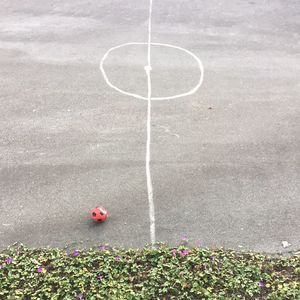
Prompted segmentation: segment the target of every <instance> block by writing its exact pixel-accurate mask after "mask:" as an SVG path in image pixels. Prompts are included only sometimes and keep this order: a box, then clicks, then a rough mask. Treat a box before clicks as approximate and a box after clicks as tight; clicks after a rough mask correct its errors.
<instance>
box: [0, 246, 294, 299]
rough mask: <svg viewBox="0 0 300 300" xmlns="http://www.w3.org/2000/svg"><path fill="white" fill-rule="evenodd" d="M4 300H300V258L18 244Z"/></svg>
mask: <svg viewBox="0 0 300 300" xmlns="http://www.w3.org/2000/svg"><path fill="white" fill-rule="evenodd" d="M0 299H25V300H26V299H47V300H48V299H53V300H54V299H64V300H68V299H81V300H83V299H88V300H93V299H112V300H114V299H125V300H126V299H135V300H136V299H143V300H144V299H165V300H167V299H197V300H198V299H289V300H290V299H300V256H298V255H297V254H294V255H291V256H279V255H278V256H269V255H263V254H256V253H250V252H249V253H247V252H235V251H231V250H224V249H207V248H201V247H196V248H188V247H186V246H184V245H182V246H179V247H178V248H169V247H167V246H166V245H160V246H159V247H157V248H156V249H152V248H150V247H149V248H144V249H138V250H133V249H114V248H110V247H109V246H100V247H99V248H94V249H89V250H73V251H66V250H62V249H50V248H47V249H34V248H27V247H25V246H22V245H18V246H13V247H10V248H8V249H6V250H3V251H2V252H0Z"/></svg>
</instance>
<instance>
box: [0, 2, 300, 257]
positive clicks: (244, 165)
mask: <svg viewBox="0 0 300 300" xmlns="http://www.w3.org/2000/svg"><path fill="white" fill-rule="evenodd" d="M299 14H300V2H299V1H298V0H290V1H284V0H272V1H259V0H251V1H238V0H232V1H225V0H212V1H199V0H182V1H178V0H165V1H156V0H154V1H153V19H152V21H153V27H152V39H153V42H159V43H168V44H173V45H176V46H180V47H183V48H186V49H188V50H191V51H193V53H195V54H196V55H197V56H198V57H199V58H200V59H201V60H202V62H203V64H204V66H205V77H204V83H203V86H202V87H201V89H200V90H199V91H198V92H197V93H196V94H194V95H192V96H189V97H186V98H182V99H178V100H170V101H161V102H159V101H156V102H153V107H152V108H153V110H152V144H151V151H152V154H151V158H152V161H151V168H152V176H153V188H154V201H155V210H156V237H157V240H158V241H164V242H168V243H169V244H171V245H177V244H178V243H179V242H180V237H181V236H182V235H187V236H188V237H189V239H190V240H191V244H193V243H196V242H197V241H200V242H201V243H202V245H203V246H224V247H228V248H235V249H251V250H257V251H268V252H278V251H282V250H284V249H283V248H282V245H281V241H288V242H289V243H291V244H292V246H291V247H290V248H287V249H285V251H289V250H293V249H294V250H295V249H299V248H300V234H299V231H300V218H299V216H300V191H299V189H300V188H299V187H300V184H299V182H300V152H299V151H300V150H299V149H300V134H299V133H300V102H299V94H300V85H299V78H300V63H299V62H300V56H299V53H300V43H299V35H300V23H299ZM147 21H148V1H146V0H130V1H121V0H115V1H109V0H101V1H95V0H93V1H92V0H86V1H82V0H80V1H79V0H72V1H71V0H67V1H58V0H57V1H50V0H44V1H40V0H28V1H17V0H2V1H1V6H0V99H1V106H0V115H1V119H0V160H1V161H0V163H1V175H0V179H1V181H0V184H1V186H0V196H1V200H0V246H1V248H3V247H6V246H8V245H10V244H12V243H14V242H22V243H25V244H26V245H29V246H47V245H50V246H59V247H62V246H65V245H66V244H70V243H75V245H77V244H78V243H79V245H82V246H91V245H97V244H101V243H110V244H111V245H116V246H119V245H121V246H125V247H141V246H144V245H145V244H147V243H149V242H150V233H149V217H148V200H147V190H146V177H145V150H146V114H147V102H146V101H142V100H137V99H133V98H131V97H127V96H124V95H122V94H120V93H118V92H116V91H114V90H112V89H111V88H110V87H109V86H107V85H106V83H105V81H104V79H103V77H102V75H101V73H100V71H99V62H100V59H101V57H102V56H103V55H104V53H105V52H106V51H107V50H108V49H109V48H111V47H114V46H117V45H119V44H122V43H127V42H146V41H147ZM152 61H153V96H168V95H173V94H178V93H180V92H184V91H186V90H187V89H190V88H191V87H193V85H194V84H195V80H196V75H197V69H196V68H195V65H194V63H193V62H192V61H191V60H190V59H189V58H188V57H187V56H184V55H182V53H180V52H178V51H174V50H173V51H172V50H171V49H164V48H159V47H156V48H155V49H154V48H153V58H152ZM145 65H146V49H145V47H143V46H140V47H128V48H126V49H125V48H122V49H119V50H118V51H116V52H114V53H113V54H112V56H110V57H109V59H107V61H106V65H105V66H106V69H107V72H108V75H109V77H110V79H111V80H112V81H113V82H114V83H115V84H116V85H117V86H118V87H120V88H124V89H126V90H128V91H131V92H134V93H139V94H142V95H146V92H147V80H146V75H145V71H144V69H143V68H144V66H145ZM98 204H101V205H103V206H105V207H106V208H107V210H108V211H109V220H108V221H107V222H106V223H105V224H103V225H101V226H96V225H95V224H93V223H92V222H91V221H90V220H89V218H88V216H87V212H88V210H89V209H90V208H92V207H94V206H96V205H98ZM80 243H82V244H80Z"/></svg>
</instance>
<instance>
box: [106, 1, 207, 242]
mask: <svg viewBox="0 0 300 300" xmlns="http://www.w3.org/2000/svg"><path fill="white" fill-rule="evenodd" d="M152 7H153V1H152V0H149V18H148V42H147V43H141V42H132V43H124V44H121V45H118V46H115V47H112V48H110V49H109V50H108V51H107V52H106V53H105V54H104V56H103V57H102V59H101V61H100V70H101V73H102V75H103V77H104V80H105V81H106V83H107V84H108V85H109V86H110V87H111V88H113V89H114V90H116V91H118V92H120V93H121V94H124V95H127V96H131V97H134V98H137V99H142V100H147V102H148V105H147V143H146V177H147V193H148V204H149V219H150V238H151V245H152V246H154V245H155V241H156V237H155V209H154V201H153V185H152V177H151V170H150V161H151V153H150V149H151V101H152V100H171V99H176V98H181V97H185V96H188V95H192V94H194V93H195V92H196V91H197V90H198V89H199V88H200V86H201V85H202V83H203V77H204V67H203V64H202V62H201V60H200V59H199V58H198V57H197V56H196V55H195V54H194V53H192V52H191V51H189V50H187V49H184V48H182V47H179V46H174V45H170V44H163V43H152V41H151V34H152ZM130 45H147V65H146V66H145V67H144V70H145V72H146V75H147V97H144V96H141V95H138V94H135V93H130V92H126V91H124V90H122V89H120V88H118V87H117V86H115V85H113V84H112V83H111V82H110V80H109V79H108V76H107V75H106V72H105V69H104V61H105V60H106V59H107V57H108V56H109V54H110V53H111V52H113V51H114V50H116V49H119V48H121V47H126V46H130ZM151 46H162V47H169V48H174V49H177V50H181V51H183V52H185V53H187V54H189V55H190V56H192V57H193V58H194V59H195V60H196V62H197V64H198V67H199V70H200V76H199V81H198V83H197V84H196V86H195V87H194V88H192V89H191V90H189V91H188V92H185V93H181V94H178V95H174V96H168V97H152V85H151V71H152V66H151Z"/></svg>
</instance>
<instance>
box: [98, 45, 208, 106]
mask: <svg viewBox="0 0 300 300" xmlns="http://www.w3.org/2000/svg"><path fill="white" fill-rule="evenodd" d="M132 45H148V43H137V42H135V43H125V44H122V45H119V46H116V47H112V48H110V49H109V50H108V51H107V52H106V53H105V54H104V56H103V57H102V59H101V61H100V70H101V72H102V75H103V77H104V80H105V81H106V83H107V84H108V85H109V86H110V87H111V88H113V89H114V90H116V91H118V92H120V93H121V94H124V95H127V96H132V97H134V98H137V99H141V100H148V98H147V97H144V96H141V95H138V94H135V93H131V92H127V91H124V90H122V89H120V88H118V87H117V86H115V85H114V84H112V83H111V82H110V80H109V79H108V76H107V74H106V71H105V69H104V61H105V60H106V59H107V57H108V56H109V54H110V53H112V52H113V51H114V50H116V49H119V48H122V47H126V46H132ZM151 46H160V47H168V48H174V49H177V50H180V51H183V52H185V53H187V54H189V55H190V56H191V57H192V58H193V59H194V60H195V61H196V63H197V67H198V68H199V79H198V82H197V84H196V86H195V87H193V88H192V89H191V90H189V91H188V92H185V93H181V94H178V95H174V96H167V97H152V98H151V100H171V99H177V98H181V97H185V96H188V95H192V94H194V93H195V92H196V91H197V90H198V89H199V88H200V86H201V85H202V82H203V75H204V67H203V64H202V62H201V60H200V59H199V58H198V57H197V56H196V55H195V54H194V53H192V52H191V51H189V50H187V49H184V48H181V47H178V46H174V45H170V44H161V43H151ZM145 68H148V69H149V70H151V66H146V67H145ZM145 70H146V69H145Z"/></svg>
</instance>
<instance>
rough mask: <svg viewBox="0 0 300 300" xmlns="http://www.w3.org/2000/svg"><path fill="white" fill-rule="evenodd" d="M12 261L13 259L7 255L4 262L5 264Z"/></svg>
mask: <svg viewBox="0 0 300 300" xmlns="http://www.w3.org/2000/svg"><path fill="white" fill-rule="evenodd" d="M12 261H13V259H12V258H11V257H8V258H7V259H6V260H5V262H6V263H7V264H10V263H12Z"/></svg>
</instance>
